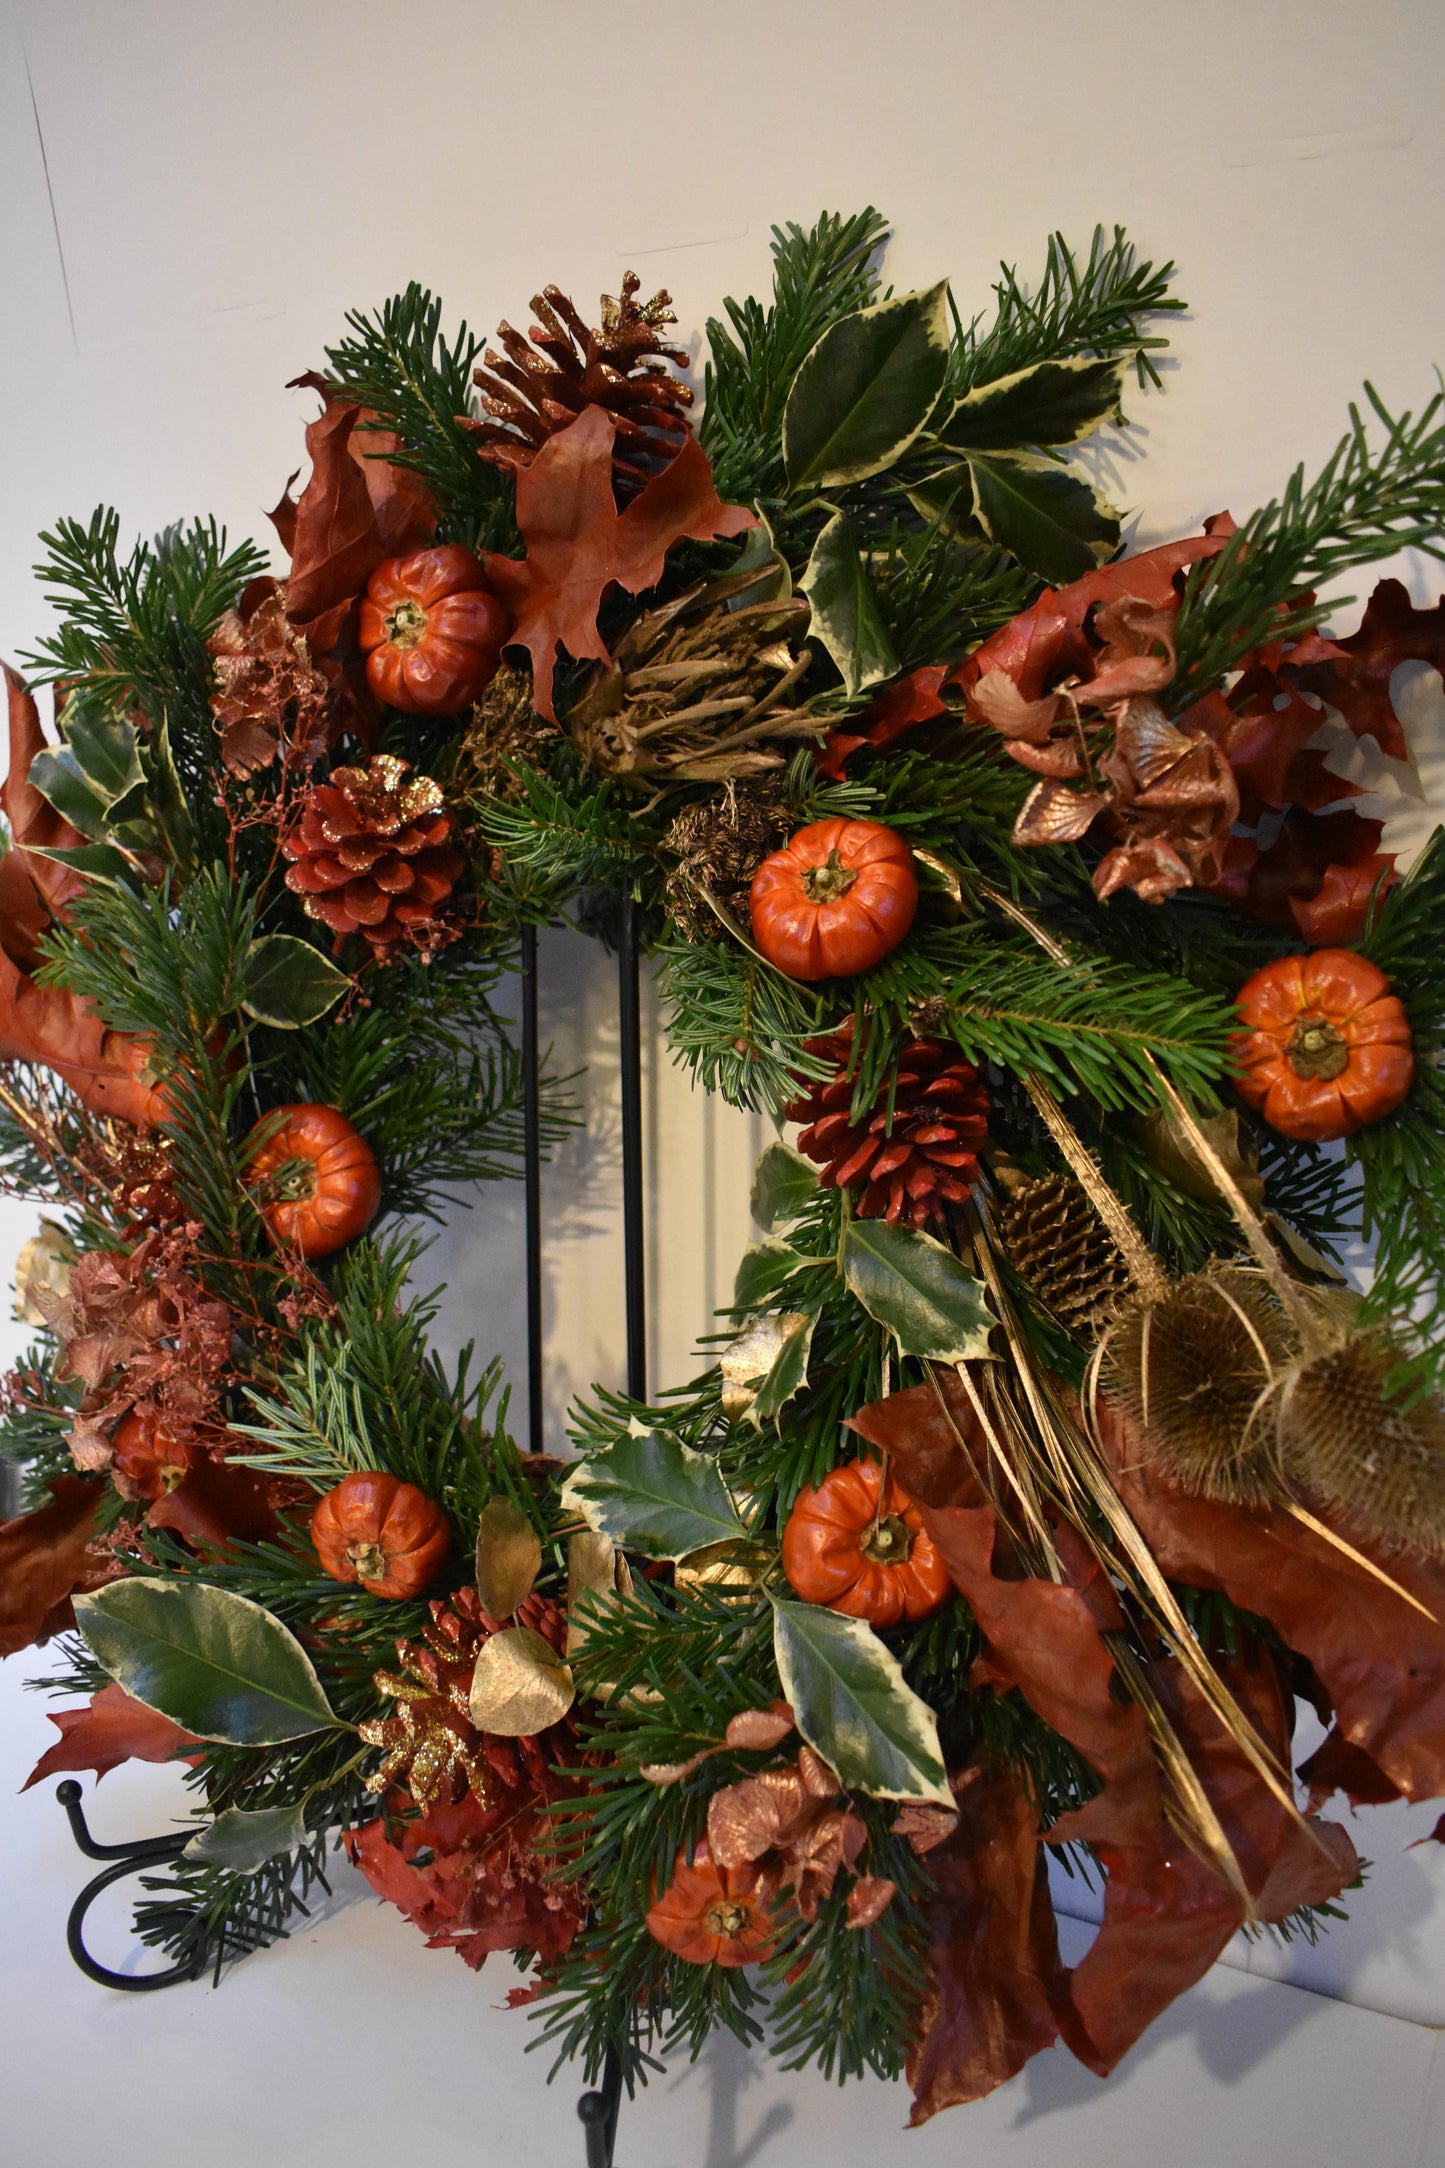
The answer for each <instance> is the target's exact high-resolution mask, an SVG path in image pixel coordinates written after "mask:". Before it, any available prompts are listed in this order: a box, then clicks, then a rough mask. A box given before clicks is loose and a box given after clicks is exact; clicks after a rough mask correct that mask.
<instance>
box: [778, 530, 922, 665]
mask: <svg viewBox="0 0 1445 2168" xmlns="http://www.w3.org/2000/svg"><path fill="white" fill-rule="evenodd" d="M798 585H799V587H801V588H802V590H803V592H804V594H805V595H806V596H807V598H808V600H809V602H810V603H811V604H812V606H813V619H812V630H813V631H814V632H815V633H816V634H817V636H818V638H819V639H820V640H821V641H822V643H823V645H824V647H825V648H826V649H827V650H828V653H829V654H830V655H831V656H832V658H833V660H834V662H835V663H836V664H837V666H838V672H839V675H840V676H841V678H842V680H843V684H844V686H845V688H846V689H847V691H848V692H850V693H857V692H861V691H862V690H863V689H864V687H865V686H868V685H878V684H881V683H882V681H883V679H884V678H891V677H896V676H897V675H898V670H899V667H900V665H899V661H898V657H897V655H896V654H895V653H894V650H893V642H892V641H891V640H890V639H889V637H888V628H887V626H886V625H885V624H884V622H883V613H882V611H881V610H880V609H879V607H878V597H877V596H876V595H875V594H874V592H873V585H872V582H871V581H870V580H869V578H868V572H867V568H866V566H865V565H864V563H863V559H862V557H861V556H860V554H859V551H858V544H857V541H856V540H855V538H854V534H853V529H852V526H851V524H850V523H849V521H848V520H847V519H846V518H845V517H844V515H843V513H841V512H837V513H835V514H834V516H833V518H832V519H830V520H829V522H828V524H827V526H826V527H825V528H824V529H823V532H822V533H821V534H820V535H819V537H818V539H817V541H816V542H815V543H814V544H813V554H812V556H811V557H810V558H809V559H808V567H807V570H806V571H805V572H804V574H803V576H802V578H801V579H800V580H799V582H798Z"/></svg>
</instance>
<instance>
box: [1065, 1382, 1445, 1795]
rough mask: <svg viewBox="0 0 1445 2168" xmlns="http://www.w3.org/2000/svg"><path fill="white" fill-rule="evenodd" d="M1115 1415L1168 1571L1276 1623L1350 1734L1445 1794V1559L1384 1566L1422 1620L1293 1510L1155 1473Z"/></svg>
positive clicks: (1129, 1498)
mask: <svg viewBox="0 0 1445 2168" xmlns="http://www.w3.org/2000/svg"><path fill="white" fill-rule="evenodd" d="M1104 1413H1105V1427H1104V1437H1105V1440H1106V1443H1107V1445H1108V1447H1109V1450H1110V1454H1111V1457H1112V1458H1113V1460H1114V1464H1115V1469H1116V1476H1115V1480H1116V1482H1117V1483H1118V1486H1119V1490H1120V1493H1121V1495H1122V1496H1123V1498H1124V1500H1125V1503H1126V1504H1127V1505H1128V1507H1129V1510H1130V1511H1131V1512H1132V1514H1133V1515H1134V1518H1135V1520H1136V1521H1137V1522H1138V1524H1139V1526H1140V1528H1141V1529H1142V1530H1143V1532H1144V1534H1145V1536H1146V1538H1147V1539H1148V1542H1149V1545H1150V1548H1151V1549H1152V1551H1153V1552H1154V1555H1155V1557H1156V1558H1157V1559H1158V1561H1159V1564H1160V1566H1161V1567H1162V1569H1163V1571H1164V1572H1165V1573H1166V1574H1168V1575H1169V1576H1170V1577H1171V1578H1172V1579H1175V1580H1179V1581H1185V1582H1187V1583H1188V1584H1189V1585H1190V1586H1191V1587H1193V1588H1204V1589H1222V1590H1223V1592H1224V1594H1225V1595H1227V1596H1228V1597H1229V1600H1230V1602H1231V1603H1236V1604H1238V1605H1239V1606H1240V1608H1241V1609H1242V1610H1246V1611H1255V1612H1257V1613H1258V1614H1259V1616H1260V1617H1261V1618H1265V1619H1268V1620H1269V1623H1270V1624H1271V1625H1272V1626H1273V1627H1274V1628H1275V1630H1276V1632H1277V1633H1278V1634H1279V1636H1280V1638H1281V1640H1283V1641H1284V1642H1285V1643H1286V1644H1287V1645H1288V1646H1289V1647H1290V1648H1292V1649H1294V1650H1295V1651H1296V1652H1297V1653H1298V1654H1299V1655H1301V1656H1304V1657H1306V1658H1308V1660H1309V1662H1310V1664H1311V1665H1312V1666H1313V1668H1314V1670H1315V1672H1316V1674H1317V1676H1318V1677H1319V1679H1320V1681H1321V1682H1322V1684H1323V1686H1324V1688H1325V1691H1326V1693H1327V1694H1328V1695H1329V1697H1330V1700H1331V1702H1332V1703H1333V1705H1334V1710H1335V1720H1336V1722H1337V1724H1338V1725H1339V1728H1340V1731H1341V1733H1342V1735H1343V1736H1344V1737H1345V1738H1346V1739H1347V1740H1348V1741H1349V1742H1350V1744H1351V1745H1352V1746H1356V1747H1358V1748H1360V1750H1361V1751H1362V1752H1363V1753H1365V1754H1367V1755H1368V1756H1369V1758H1370V1760H1371V1761H1372V1762H1374V1763H1375V1765H1376V1766H1377V1767H1378V1768H1379V1769H1381V1770H1382V1771H1383V1772H1384V1774H1385V1775H1386V1776H1387V1777H1388V1778H1389V1779H1390V1781H1391V1783H1393V1784H1396V1785H1398V1787H1399V1789H1400V1790H1401V1791H1402V1792H1403V1793H1404V1795H1405V1797H1406V1798H1407V1799H1415V1800H1421V1799H1435V1798H1438V1797H1440V1796H1441V1795H1442V1794H1445V1566H1440V1565H1437V1564H1432V1563H1426V1562H1423V1561H1416V1560H1411V1559H1408V1558H1403V1557H1396V1556H1393V1555H1392V1556H1391V1557H1389V1558H1388V1559H1384V1560H1382V1561H1381V1564H1382V1567H1383V1570H1384V1571H1385V1572H1386V1573H1388V1574H1389V1575H1390V1577H1391V1578H1392V1579H1393V1580H1396V1581H1398V1582H1399V1583H1400V1585H1401V1587H1402V1588H1404V1589H1406V1590H1408V1592H1409V1593H1410V1595H1412V1596H1414V1597H1415V1598H1416V1599H1417V1600H1418V1601H1419V1602H1420V1603H1422V1604H1423V1605H1424V1606H1425V1609H1426V1611H1427V1612H1428V1613H1429V1614H1430V1616H1429V1617H1422V1616H1421V1614H1420V1612H1419V1611H1417V1610H1415V1609H1413V1608H1412V1607H1411V1605H1410V1604H1408V1603H1406V1602H1405V1601H1404V1600H1403V1599H1402V1598H1401V1597H1400V1596H1397V1595H1395V1594H1394V1593H1393V1592H1392V1590H1390V1589H1389V1588H1388V1587H1386V1586H1385V1584H1384V1583H1383V1582H1382V1581H1381V1580H1379V1579H1378V1578H1377V1577H1376V1576H1375V1575H1374V1574H1372V1573H1370V1572H1369V1571H1368V1570H1367V1569H1366V1568H1365V1567H1364V1566H1357V1565H1355V1564H1354V1563H1353V1562H1352V1561H1351V1560H1350V1559H1349V1558H1348V1557H1346V1556H1345V1555H1344V1553H1343V1552H1341V1551H1339V1550H1338V1549H1336V1547H1335V1546H1334V1545H1333V1544H1331V1543H1329V1542H1328V1541H1327V1540H1326V1539H1325V1538H1324V1537H1323V1536H1317V1535H1315V1534H1313V1533H1312V1532H1311V1530H1309V1529H1308V1528H1306V1527H1304V1526H1303V1525H1302V1524H1301V1523H1300V1522H1299V1521H1297V1520H1295V1519H1294V1517H1293V1516H1292V1515H1291V1514H1288V1513H1284V1512H1276V1511H1270V1512H1256V1511H1245V1510H1244V1509H1243V1508H1239V1507H1235V1506H1224V1505H1215V1504H1212V1503H1210V1502H1209V1501H1208V1500H1206V1499H1202V1498H1192V1497H1189V1496H1187V1495H1186V1494H1185V1493H1184V1492H1183V1491H1178V1490H1174V1489H1171V1488H1170V1486H1169V1485H1167V1484H1164V1483H1160V1482H1157V1481H1156V1480H1154V1479H1153V1478H1152V1477H1150V1476H1148V1475H1146V1474H1145V1472H1144V1470H1143V1468H1142V1467H1141V1466H1140V1464H1139V1456H1138V1454H1137V1453H1136V1452H1135V1451H1133V1450H1132V1448H1131V1445H1130V1438H1129V1430H1128V1426H1127V1425H1126V1424H1125V1423H1124V1421H1123V1419H1122V1418H1121V1417H1120V1416H1119V1415H1118V1412H1117V1411H1116V1410H1113V1409H1108V1410H1105V1411H1104ZM1356 1548H1357V1549H1360V1550H1366V1549H1367V1548H1368V1547H1367V1546H1366V1545H1364V1544H1359V1543H1357V1544H1356Z"/></svg>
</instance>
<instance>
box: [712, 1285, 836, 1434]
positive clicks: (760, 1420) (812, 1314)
mask: <svg viewBox="0 0 1445 2168" xmlns="http://www.w3.org/2000/svg"><path fill="white" fill-rule="evenodd" d="M817 1322H818V1317H817V1312H816V1311H811V1310H772V1311H766V1312H765V1313H764V1314H763V1315H762V1316H761V1317H755V1318H753V1319H752V1321H751V1322H750V1323H749V1325H748V1326H747V1329H746V1330H745V1331H743V1332H740V1333H739V1334H738V1337H737V1338H736V1340H734V1341H733V1342H732V1344H731V1346H730V1347H726V1348H724V1350H723V1352H722V1357H721V1369H722V1375H723V1388H722V1405H723V1414H724V1415H726V1416H727V1417H728V1418H729V1419H730V1420H731V1421H733V1422H736V1421H737V1420H738V1418H739V1417H740V1416H746V1417H747V1418H748V1420H749V1422H751V1423H752V1424H753V1426H754V1427H755V1428H756V1429H759V1430H760V1429H761V1428H762V1426H763V1424H764V1423H765V1422H771V1421H772V1420H773V1419H774V1418H775V1417H776V1415H777V1413H778V1411H779V1409H780V1408H782V1407H785V1406H786V1405H787V1403H788V1401H790V1400H791V1399H792V1398H793V1395H794V1394H795V1393H798V1392H801V1391H802V1388H803V1386H804V1385H805V1384H806V1383H807V1378H808V1356H809V1354H810V1352H811V1349H812V1345H813V1332H814V1329H815V1327H816V1325H817Z"/></svg>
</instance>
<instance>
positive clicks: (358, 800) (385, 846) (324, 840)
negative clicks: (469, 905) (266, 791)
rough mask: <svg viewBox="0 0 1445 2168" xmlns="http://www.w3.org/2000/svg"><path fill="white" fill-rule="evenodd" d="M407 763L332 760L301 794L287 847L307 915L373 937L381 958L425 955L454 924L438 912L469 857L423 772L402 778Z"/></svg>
mask: <svg viewBox="0 0 1445 2168" xmlns="http://www.w3.org/2000/svg"><path fill="white" fill-rule="evenodd" d="M406 773H407V763H406V762H405V761H404V760H397V759H396V758H395V756H394V755H393V754H391V753H376V754H374V755H373V756H372V761H371V766H370V768H369V769H368V768H334V769H333V770H332V772H331V778H330V780H329V782H325V783H318V784H316V785H315V786H314V787H313V788H312V789H311V790H309V791H308V792H307V794H306V798H305V801H304V804H303V808H302V813H301V819H300V822H299V824H298V826H297V827H296V828H295V829H294V830H293V832H292V834H291V835H290V836H288V837H287V839H286V841H285V843H284V845H283V848H284V850H285V853H286V856H287V857H288V858H289V859H290V860H291V861H292V863H291V866H290V869H289V870H288V872H287V875H286V886H287V887H288V888H290V889H292V890H293V891H294V892H295V894H296V895H298V896H300V897H302V898H303V899H304V902H305V907H306V914H307V916H308V917H309V918H314V919H319V920H320V922H321V924H322V925H323V926H329V927H330V928H331V931H332V932H333V933H334V934H335V935H336V946H337V947H338V948H339V947H340V946H341V943H342V942H343V941H344V940H345V938H346V936H347V935H348V934H350V933H359V934H361V935H362V936H363V937H364V938H365V939H366V940H367V941H369V942H370V943H371V946H372V949H373V950H374V952H375V954H376V956H377V957H378V959H381V958H384V957H387V956H390V955H391V954H393V953H394V952H395V951H397V950H398V949H400V948H402V947H407V948H413V949H419V950H420V951H421V952H422V954H423V955H431V954H433V953H434V952H435V951H436V950H437V949H439V948H444V947H445V946H446V944H447V942H449V941H454V940H455V939H456V937H457V935H458V933H459V932H460V930H461V929H460V927H459V926H457V925H456V924H455V923H453V922H451V921H449V920H447V919H446V918H445V917H443V916H442V915H441V913H442V909H443V907H444V905H445V904H446V901H447V899H448V897H449V896H450V895H451V892H452V890H453V888H454V887H455V886H456V883H457V881H458V880H459V879H460V877H461V874H462V871H463V869H464V867H465V864H466V861H465V859H464V858H463V857H462V854H461V852H460V851H458V850H454V849H453V847H452V845H451V843H450V842H449V840H448V838H449V837H450V835H451V828H452V820H451V815H450V814H449V813H448V812H446V811H445V809H444V808H443V805H442V794H441V787H440V785H439V784H437V783H435V782H433V780H432V778H431V777H430V776H429V775H414V776H412V777H411V779H410V781H409V782H403V781H402V778H403V776H405V775H406Z"/></svg>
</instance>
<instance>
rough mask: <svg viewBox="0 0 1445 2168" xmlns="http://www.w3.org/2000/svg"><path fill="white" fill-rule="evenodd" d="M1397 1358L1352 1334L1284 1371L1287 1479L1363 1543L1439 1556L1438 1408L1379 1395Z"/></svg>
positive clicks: (1444, 1454)
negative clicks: (1361, 1535)
mask: <svg viewBox="0 0 1445 2168" xmlns="http://www.w3.org/2000/svg"><path fill="white" fill-rule="evenodd" d="M1399 1359H1400V1357H1399V1350H1398V1349H1397V1348H1395V1347H1392V1345H1391V1344H1390V1342H1389V1341H1388V1340H1386V1339H1385V1338H1384V1337H1383V1336H1382V1335H1380V1334H1378V1333H1359V1334H1356V1335H1354V1336H1353V1337H1352V1338H1350V1339H1348V1340H1346V1341H1345V1342H1344V1343H1343V1344H1342V1345H1341V1346H1339V1347H1337V1348H1333V1349H1331V1350H1330V1351H1329V1352H1328V1353H1326V1354H1324V1355H1317V1356H1316V1357H1315V1358H1314V1360H1313V1361H1311V1362H1306V1363H1301V1364H1300V1365H1299V1366H1298V1367H1297V1368H1295V1369H1294V1370H1292V1371H1291V1372H1290V1374H1289V1376H1288V1378H1287V1380H1286V1382H1285V1385H1284V1387H1283V1390H1282V1392H1281V1395H1280V1409H1279V1436H1280V1447H1281V1452H1282V1455H1283V1460H1284V1469H1285V1473H1286V1475H1287V1476H1288V1477H1289V1479H1290V1480H1291V1482H1292V1483H1294V1484H1297V1485H1298V1486H1299V1487H1300V1488H1301V1489H1302V1490H1304V1491H1305V1492H1307V1493H1310V1494H1312V1495H1313V1496H1315V1497H1317V1498H1319V1499H1322V1500H1324V1501H1326V1502H1327V1503H1329V1504H1331V1505H1336V1506H1340V1507H1342V1508H1343V1509H1344V1511H1345V1512H1346V1513H1347V1514H1348V1515H1349V1516H1350V1518H1351V1520H1353V1521H1355V1522H1356V1523H1357V1524H1358V1525H1359V1527H1360V1528H1361V1529H1362V1530H1364V1531H1365V1532H1366V1533H1367V1534H1369V1535H1371V1536H1373V1537H1375V1538H1377V1539H1378V1540H1379V1541H1381V1542H1383V1543H1387V1544H1390V1545H1392V1546H1398V1547H1400V1548H1404V1549H1412V1550H1419V1551H1427V1552H1431V1553H1434V1554H1436V1555H1440V1554H1445V1408H1442V1407H1441V1405H1440V1403H1439V1401H1438V1400H1422V1401H1419V1402H1418V1403H1417V1404H1416V1405H1415V1406H1414V1407H1411V1408H1404V1407H1402V1406H1401V1405H1400V1403H1399V1401H1398V1400H1396V1399H1393V1398H1391V1397H1389V1396H1388V1395H1387V1394H1386V1391H1385V1380H1386V1378H1387V1377H1388V1376H1389V1373H1390V1371H1391V1370H1392V1369H1393V1368H1394V1367H1395V1365H1396V1364H1397V1363H1398V1361H1399Z"/></svg>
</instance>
